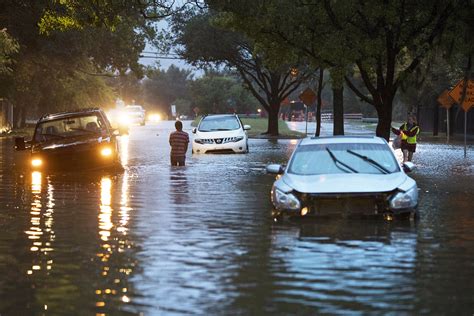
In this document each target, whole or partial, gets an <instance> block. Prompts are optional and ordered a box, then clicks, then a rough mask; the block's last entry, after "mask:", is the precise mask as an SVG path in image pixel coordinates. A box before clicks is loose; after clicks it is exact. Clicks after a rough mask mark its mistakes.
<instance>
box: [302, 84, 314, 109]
mask: <svg viewBox="0 0 474 316" xmlns="http://www.w3.org/2000/svg"><path fill="white" fill-rule="evenodd" d="M316 97H317V96H316V93H314V91H313V90H312V89H311V88H306V90H304V91H303V92H302V93H301V94H300V95H299V98H300V100H301V101H303V103H304V104H305V105H306V106H310V105H312V104H313V103H314V101H316Z"/></svg>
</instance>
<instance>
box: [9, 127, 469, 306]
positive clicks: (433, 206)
mask: <svg viewBox="0 0 474 316" xmlns="http://www.w3.org/2000/svg"><path fill="white" fill-rule="evenodd" d="M172 127H173V125H172V122H161V123H159V124H157V125H151V126H144V127H136V128H133V129H132V131H131V134H130V136H128V137H123V138H122V139H121V146H122V150H123V157H122V160H123V164H124V166H125V170H124V171H123V172H119V173H117V174H108V173H100V172H98V173H97V172H96V173H86V172H77V173H70V174H48V173H40V172H36V173H32V172H28V171H25V170H24V169H23V168H22V167H21V160H22V159H23V158H22V157H23V156H22V155H18V153H14V152H13V150H12V145H13V144H12V141H11V140H6V139H3V140H0V275H1V278H0V314H1V315H42V314H44V315H93V314H96V315H140V314H141V315H183V314H197V315H204V314H206V315H239V314H241V315H258V314H300V315H309V314H310V315H314V314H348V313H350V314H364V315H365V314H377V315H378V314H394V315H405V314H406V315H408V314H412V315H420V314H426V315H433V314H437V315H443V314H452V315H472V314H473V313H474V206H473V204H472V202H473V201H474V181H473V180H474V150H473V147H472V144H471V147H469V149H468V158H464V157H463V147H462V145H457V144H451V145H447V144H439V143H438V144H434V143H427V142H421V144H420V145H419V147H418V151H417V153H416V154H415V157H414V158H415V163H416V165H417V167H418V168H417V170H416V171H415V172H413V173H412V176H413V178H415V179H416V180H417V182H418V186H419V188H420V192H419V196H420V201H419V202H420V205H419V210H420V214H421V216H420V219H419V221H418V222H416V223H415V222H410V221H408V222H397V221H383V220H381V221H373V220H371V221H363V220H346V221H339V220H325V221H321V222H311V223H304V222H303V223H274V222H273V221H272V219H271V206H270V202H269V191H270V188H271V184H272V182H273V180H274V179H273V177H272V176H270V175H267V174H265V171H264V167H265V166H266V165H267V164H268V163H284V162H286V160H287V159H288V157H289V155H290V154H291V152H292V150H293V148H294V146H295V145H296V141H293V140H279V141H271V140H250V142H249V144H250V153H249V154H247V155H194V156H192V155H191V154H190V152H189V156H188V159H187V166H186V167H184V168H171V167H169V158H168V155H169V145H168V143H167V137H168V135H169V132H170V131H171V130H172ZM185 130H187V131H190V127H189V123H188V124H187V125H185Z"/></svg>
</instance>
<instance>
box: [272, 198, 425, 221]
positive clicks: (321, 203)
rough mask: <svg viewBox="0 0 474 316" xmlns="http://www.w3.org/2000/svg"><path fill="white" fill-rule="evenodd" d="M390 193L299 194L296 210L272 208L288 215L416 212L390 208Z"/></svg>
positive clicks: (346, 216) (350, 215) (376, 214)
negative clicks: (299, 205)
mask: <svg viewBox="0 0 474 316" xmlns="http://www.w3.org/2000/svg"><path fill="white" fill-rule="evenodd" d="M391 195H392V193H379V194H324V195H316V194H314V195H313V194H299V195H298V198H299V200H300V201H301V208H300V209H299V210H296V211H290V210H276V209H275V210H274V214H277V215H284V216H289V217H343V218H352V217H359V218H360V217H364V218H366V217H374V218H376V217H385V218H387V217H388V218H391V217H404V216H408V215H410V214H416V213H417V207H414V208H404V209H392V208H390V206H389V199H390V197H391Z"/></svg>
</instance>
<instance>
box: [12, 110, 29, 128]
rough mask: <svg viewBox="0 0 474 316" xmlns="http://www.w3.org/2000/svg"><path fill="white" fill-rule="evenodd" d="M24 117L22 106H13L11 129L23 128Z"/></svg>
mask: <svg viewBox="0 0 474 316" xmlns="http://www.w3.org/2000/svg"><path fill="white" fill-rule="evenodd" d="M25 123H26V117H25V111H24V109H23V107H22V106H18V105H17V106H15V107H14V108H13V128H23V127H25Z"/></svg>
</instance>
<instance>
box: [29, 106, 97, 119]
mask: <svg viewBox="0 0 474 316" xmlns="http://www.w3.org/2000/svg"><path fill="white" fill-rule="evenodd" d="M96 113H103V111H102V110H101V109H99V108H87V109H78V110H74V111H68V112H58V113H52V114H45V115H43V116H42V117H41V118H40V119H39V121H38V122H44V121H51V120H58V119H63V118H66V117H71V116H82V115H87V114H96Z"/></svg>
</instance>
